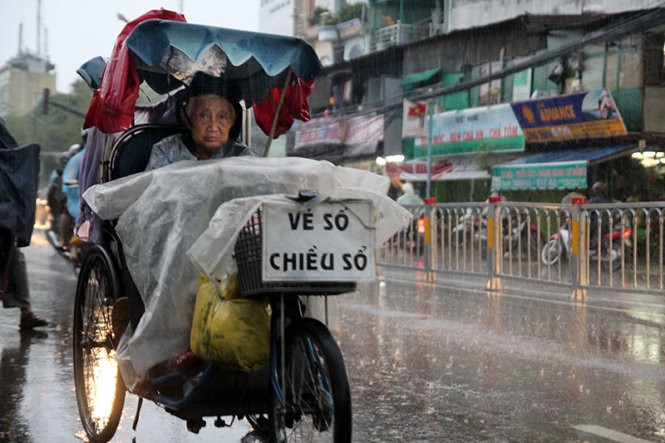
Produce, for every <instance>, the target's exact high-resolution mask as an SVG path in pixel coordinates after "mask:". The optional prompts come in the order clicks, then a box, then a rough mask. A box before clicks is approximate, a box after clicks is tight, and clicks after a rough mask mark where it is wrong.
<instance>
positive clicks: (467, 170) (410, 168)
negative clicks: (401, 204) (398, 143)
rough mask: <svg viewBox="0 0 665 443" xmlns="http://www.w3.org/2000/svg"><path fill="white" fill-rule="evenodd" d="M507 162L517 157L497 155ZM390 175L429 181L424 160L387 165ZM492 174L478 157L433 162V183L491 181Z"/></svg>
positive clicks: (457, 157) (454, 157) (406, 179)
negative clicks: (395, 174) (394, 174)
mask: <svg viewBox="0 0 665 443" xmlns="http://www.w3.org/2000/svg"><path fill="white" fill-rule="evenodd" d="M499 158H500V159H501V161H507V160H509V159H514V158H515V155H505V156H504V155H496V156H493V157H492V162H493V163H495V162H496V160H497V159H499ZM387 171H388V173H395V172H399V173H400V179H401V180H402V181H414V182H419V181H427V161H426V160H424V159H417V160H412V161H410V162H407V163H402V164H401V165H390V164H389V165H387ZM490 178H491V176H490V174H489V173H488V172H487V169H486V168H483V167H481V166H480V165H479V164H478V157H477V156H476V155H456V156H453V157H450V158H437V159H434V160H432V181H451V180H489V179H490Z"/></svg>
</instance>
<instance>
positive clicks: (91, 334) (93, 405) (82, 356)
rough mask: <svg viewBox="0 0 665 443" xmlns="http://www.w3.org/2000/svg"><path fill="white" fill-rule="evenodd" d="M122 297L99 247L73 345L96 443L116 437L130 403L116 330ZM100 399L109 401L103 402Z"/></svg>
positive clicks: (83, 283) (84, 419)
mask: <svg viewBox="0 0 665 443" xmlns="http://www.w3.org/2000/svg"><path fill="white" fill-rule="evenodd" d="M117 298H118V278H117V273H116V271H115V267H114V265H113V262H112V260H111V257H110V255H109V254H108V252H107V251H106V250H105V249H103V248H101V247H99V246H94V247H92V248H91V249H90V251H88V253H87V254H86V257H85V260H84V261H83V265H82V267H81V271H80V273H79V278H78V282H77V285H76V299H75V303H74V328H73V329H74V330H73V343H72V344H73V360H74V384H75V390H76V402H77V404H78V410H79V416H80V417H81V423H82V424H83V428H84V430H85V433H86V434H87V436H88V438H89V439H90V441H92V442H107V441H109V440H110V439H111V438H112V437H113V435H114V434H115V431H116V429H117V428H118V424H119V422H120V417H121V415H122V408H123V406H124V403H125V385H124V382H123V380H122V377H121V375H120V370H119V368H118V366H117V362H116V359H115V351H116V346H117V343H118V339H119V338H117V337H114V336H113V330H112V327H111V311H112V305H113V303H115V301H116V300H117ZM110 396H113V397H112V398H111V399H109V397H110ZM100 399H104V400H107V399H108V400H109V401H104V403H100V402H99V400H100Z"/></svg>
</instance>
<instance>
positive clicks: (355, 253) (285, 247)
mask: <svg viewBox="0 0 665 443" xmlns="http://www.w3.org/2000/svg"><path fill="white" fill-rule="evenodd" d="M372 220H373V214H372V205H371V203H370V202H369V201H364V200H353V201H344V202H343V203H342V202H324V203H320V204H318V205H314V206H305V205H301V204H293V205H289V204H281V203H274V204H266V205H264V206H263V261H262V271H263V280H264V281H305V280H306V281H334V282H341V281H361V280H372V279H374V277H375V259H374V230H373V228H372Z"/></svg>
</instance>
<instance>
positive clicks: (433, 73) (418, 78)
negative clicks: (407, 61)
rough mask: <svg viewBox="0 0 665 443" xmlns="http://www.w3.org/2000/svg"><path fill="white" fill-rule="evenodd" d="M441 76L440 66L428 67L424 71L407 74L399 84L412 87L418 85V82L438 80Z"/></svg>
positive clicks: (408, 87)
mask: <svg viewBox="0 0 665 443" xmlns="http://www.w3.org/2000/svg"><path fill="white" fill-rule="evenodd" d="M440 76H441V68H434V69H428V70H426V71H420V72H414V73H413V74H407V75H405V76H404V79H402V82H401V83H400V85H401V86H402V87H403V88H407V89H410V88H413V87H416V86H417V85H419V84H420V83H426V84H429V83H434V82H435V80H438V79H439V77H440Z"/></svg>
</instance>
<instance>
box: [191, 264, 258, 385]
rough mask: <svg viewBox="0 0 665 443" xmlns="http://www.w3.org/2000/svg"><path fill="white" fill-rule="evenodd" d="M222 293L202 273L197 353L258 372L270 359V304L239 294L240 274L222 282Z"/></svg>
mask: <svg viewBox="0 0 665 443" xmlns="http://www.w3.org/2000/svg"><path fill="white" fill-rule="evenodd" d="M221 289H222V294H221V295H220V294H219V293H218V292H217V289H216V287H215V285H214V283H213V282H212V281H210V280H208V279H207V278H206V277H204V276H201V279H200V281H199V289H198V293H197V295H196V305H195V307H194V319H193V321H192V333H191V338H190V346H191V348H192V351H193V352H194V354H196V355H198V356H199V357H201V358H202V359H204V360H210V361H213V362H215V363H217V364H218V365H219V366H220V367H223V368H231V369H241V370H243V371H246V372H254V371H256V370H259V369H261V367H262V366H263V365H264V364H265V363H266V362H267V361H268V353H269V352H270V305H269V303H268V302H266V301H260V300H254V299H245V298H239V289H238V279H237V277H236V276H233V277H231V278H229V279H228V280H227V281H225V282H222V285H221Z"/></svg>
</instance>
